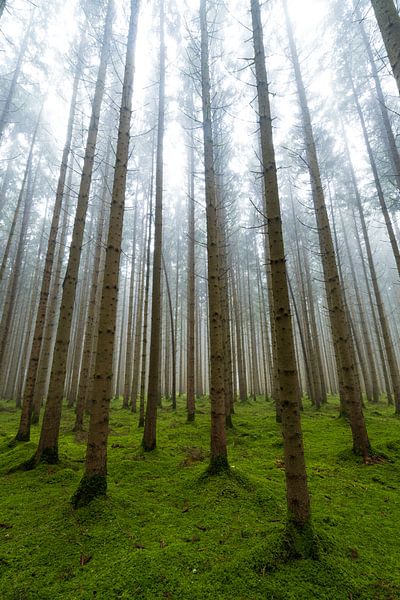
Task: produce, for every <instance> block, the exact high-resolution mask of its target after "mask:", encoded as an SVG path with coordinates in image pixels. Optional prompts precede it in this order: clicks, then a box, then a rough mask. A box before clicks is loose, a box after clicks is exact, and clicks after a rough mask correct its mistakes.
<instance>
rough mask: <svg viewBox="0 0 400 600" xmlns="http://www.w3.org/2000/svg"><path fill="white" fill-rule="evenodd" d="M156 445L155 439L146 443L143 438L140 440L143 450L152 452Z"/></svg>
mask: <svg viewBox="0 0 400 600" xmlns="http://www.w3.org/2000/svg"><path fill="white" fill-rule="evenodd" d="M156 447H157V443H156V441H154V442H151V443H150V444H149V443H147V442H146V441H145V440H142V448H143V450H144V451H145V452H153V450H155V449H156Z"/></svg>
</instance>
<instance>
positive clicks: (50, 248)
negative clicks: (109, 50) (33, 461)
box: [16, 36, 84, 441]
mask: <svg viewBox="0 0 400 600" xmlns="http://www.w3.org/2000/svg"><path fill="white" fill-rule="evenodd" d="M83 44H84V37H83V36H82V38H81V42H80V45H79V51H78V62H77V65H76V68H75V76H74V83H73V87H72V96H71V104H70V110H69V117H68V125H67V136H66V140H65V145H64V150H63V154H62V159H61V166H60V173H59V177H58V183H57V191H56V201H55V204H54V209H53V217H52V220H51V225H50V232H49V239H48V243H47V252H46V259H45V265H44V271H43V277H42V283H41V289H40V296H39V306H38V311H37V314H36V322H35V330H34V334H33V342H32V348H31V355H30V357H29V365H28V371H27V377H26V385H25V391H24V398H23V405H22V413H21V419H20V424H19V428H18V432H17V435H16V439H17V440H18V441H28V440H29V438H30V425H31V413H32V404H33V393H34V388H35V382H36V375H37V369H38V364H39V357H40V349H41V346H42V338H43V331H44V326H45V321H46V310H47V303H48V297H49V290H50V282H51V275H52V271H53V263H54V256H55V249H56V242H57V231H58V225H59V222H60V214H61V207H62V201H63V196H64V188H65V179H66V175H67V169H68V158H69V154H70V151H71V142H72V133H73V127H74V120H75V111H76V104H77V95H78V85H79V81H80V78H81V74H82V64H81V60H80V56H81V52H82V50H83Z"/></svg>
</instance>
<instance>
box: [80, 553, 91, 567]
mask: <svg viewBox="0 0 400 600" xmlns="http://www.w3.org/2000/svg"><path fill="white" fill-rule="evenodd" d="M91 560H92V555H91V554H81V557H80V559H79V564H80V565H81V567H83V566H84V565H86V564H87V563H88V562H89V561H91Z"/></svg>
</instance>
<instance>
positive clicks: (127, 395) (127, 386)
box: [122, 186, 138, 408]
mask: <svg viewBox="0 0 400 600" xmlns="http://www.w3.org/2000/svg"><path fill="white" fill-rule="evenodd" d="M137 191H138V186H136V195H137ZM137 211H138V206H137V204H136V206H135V213H134V218H133V239H132V258H131V269H130V283H129V302H128V326H127V339H126V359H125V381H124V393H123V402H122V407H123V408H128V407H129V405H130V403H131V401H132V397H131V396H132V352H133V331H132V327H133V308H134V303H133V300H134V291H135V266H136V224H137Z"/></svg>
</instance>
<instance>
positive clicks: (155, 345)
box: [142, 0, 165, 452]
mask: <svg viewBox="0 0 400 600" xmlns="http://www.w3.org/2000/svg"><path fill="white" fill-rule="evenodd" d="M158 94H159V95H158V128H157V155H156V198H155V215H154V252H153V285H152V298H151V332H150V359H149V384H148V391H147V405H146V417H145V422H144V432H143V440H142V446H143V448H144V450H145V451H146V452H149V451H151V450H154V448H155V447H156V445H157V406H159V404H160V402H161V393H160V349H161V307H162V297H161V262H162V233H163V232H162V219H163V216H162V213H163V179H164V165H163V160H164V158H163V151H164V121H165V41H164V0H160V82H159V90H158Z"/></svg>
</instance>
